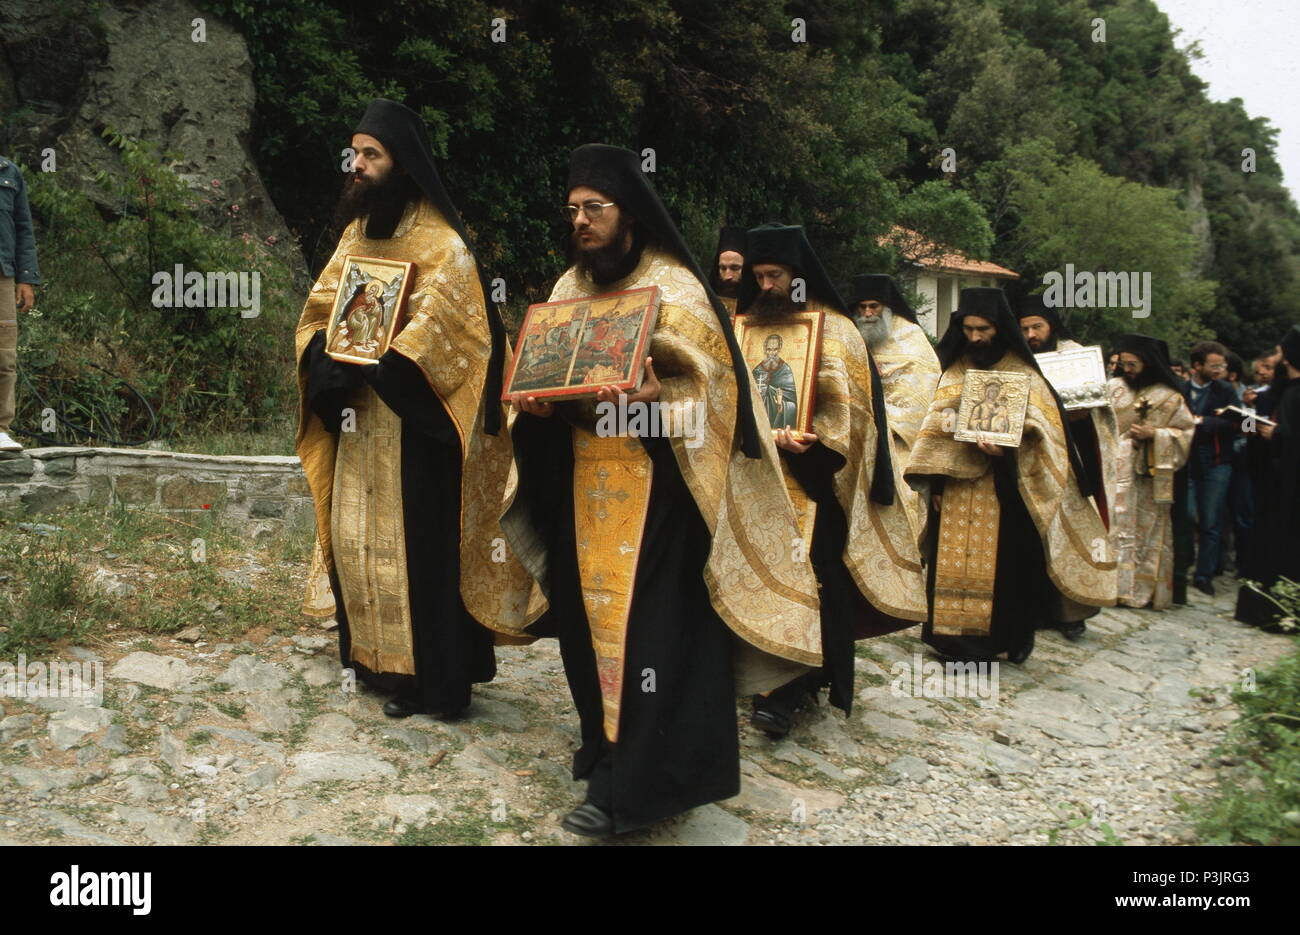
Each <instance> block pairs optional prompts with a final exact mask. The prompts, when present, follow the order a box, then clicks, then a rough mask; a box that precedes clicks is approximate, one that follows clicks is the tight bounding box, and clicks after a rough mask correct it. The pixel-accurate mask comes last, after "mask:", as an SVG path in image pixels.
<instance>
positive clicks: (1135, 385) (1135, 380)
mask: <svg viewBox="0 0 1300 935" xmlns="http://www.w3.org/2000/svg"><path fill="white" fill-rule="evenodd" d="M1120 379H1122V380H1123V381H1124V382H1125V383H1127V384H1128V386H1129V389H1131V390H1142V389H1146V388H1147V387H1148V386H1150V385H1151V384H1152V383H1155V382H1156V375H1155V373H1154V372H1153V371H1151V370H1149V369H1148V370H1143V371H1142V372H1141V373H1139V374H1136V375H1133V376H1130V375H1129V374H1128V373H1127V372H1125V373H1121V374H1120Z"/></svg>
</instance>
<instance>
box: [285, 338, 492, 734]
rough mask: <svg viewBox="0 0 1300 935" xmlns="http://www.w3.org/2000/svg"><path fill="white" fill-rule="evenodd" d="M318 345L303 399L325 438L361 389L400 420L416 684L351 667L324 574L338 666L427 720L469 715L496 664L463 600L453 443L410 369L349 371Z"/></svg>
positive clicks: (343, 625) (339, 604)
mask: <svg viewBox="0 0 1300 935" xmlns="http://www.w3.org/2000/svg"><path fill="white" fill-rule="evenodd" d="M324 345H325V341H324V337H323V332H322V333H321V334H317V335H316V336H315V337H314V338H312V340H311V343H310V344H309V345H308V347H307V352H306V357H307V361H308V372H307V389H306V393H307V402H308V405H310V406H311V408H312V411H313V412H315V413H316V415H317V416H319V417H320V419H321V422H323V423H324V425H325V428H326V429H328V430H329V431H330V432H334V433H337V432H338V431H339V429H340V423H341V415H340V414H341V411H342V410H343V408H344V407H345V406H347V405H348V404H349V400H350V399H351V397H352V395H353V394H354V393H356V392H357V391H358V390H359V389H360V388H361V387H362V385H363V383H369V384H370V386H371V387H372V388H373V389H374V391H375V393H376V395H378V396H379V398H380V400H381V401H382V402H383V403H384V404H385V405H387V406H388V407H389V408H390V409H392V410H393V412H395V413H396V414H397V415H398V416H400V417H401V420H402V439H401V445H402V513H403V521H404V522H403V525H404V530H405V539H406V571H407V582H408V587H409V590H410V597H409V600H410V608H411V627H412V629H413V633H412V642H413V646H414V655H415V675H413V676H412V675H404V674H399V673H393V672H383V673H376V672H371V671H370V670H369V669H367V668H366V667H365V666H363V665H361V664H359V663H357V662H355V661H353V660H352V659H351V658H350V656H351V638H350V635H349V631H348V619H347V612H346V611H345V610H344V603H343V592H342V589H341V587H340V585H339V580H338V576H337V574H336V573H335V572H333V571H331V573H330V587H331V589H332V590H333V592H334V608H335V619H336V620H338V624H339V656H340V659H341V660H342V663H343V665H344V667H346V668H352V669H354V670H356V672H357V675H358V677H359V678H361V679H363V680H364V681H365V682H366V683H367V684H368V685H371V686H372V687H374V688H375V689H377V690H379V691H383V692H390V693H396V694H399V695H400V696H401V697H403V698H404V699H407V700H409V701H411V702H413V703H414V704H416V705H417V706H418V707H420V708H422V709H423V710H424V711H427V712H430V713H452V712H457V711H461V710H463V709H464V708H466V707H468V706H469V703H470V692H471V686H472V684H473V683H474V682H490V681H491V680H492V679H493V677H494V676H495V675H496V657H495V654H494V652H493V649H492V643H493V638H492V633H491V631H490V630H488V629H486V628H484V627H482V626H480V625H479V624H478V622H477V621H476V620H475V619H474V618H473V617H472V616H470V613H469V611H468V610H466V609H465V602H464V601H463V600H462V599H461V596H460V482H461V450H460V436H459V435H458V434H457V432H456V426H455V424H454V423H453V422H452V420H451V416H450V415H448V413H447V411H446V409H445V408H443V405H442V402H441V401H440V400H439V399H438V396H437V394H436V393H434V392H433V390H432V389H431V388H430V387H429V384H428V382H427V381H426V380H425V378H424V374H423V373H422V372H421V371H420V368H419V367H418V366H416V365H415V364H414V363H412V362H411V361H410V360H408V359H407V358H405V357H403V356H402V355H400V354H398V353H397V352H396V351H389V352H388V353H386V354H384V356H383V357H382V358H381V359H380V361H379V363H378V364H375V365H358V364H347V363H343V362H341V361H337V360H335V359H334V358H332V357H330V356H329V355H327V354H326V353H325V352H324ZM502 431H504V429H502ZM331 564H332V563H331Z"/></svg>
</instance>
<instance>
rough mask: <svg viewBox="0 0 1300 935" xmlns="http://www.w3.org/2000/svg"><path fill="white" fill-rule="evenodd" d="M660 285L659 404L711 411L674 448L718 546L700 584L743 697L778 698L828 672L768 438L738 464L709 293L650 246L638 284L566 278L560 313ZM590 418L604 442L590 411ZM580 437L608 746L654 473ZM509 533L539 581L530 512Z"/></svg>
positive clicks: (583, 520)
mask: <svg viewBox="0 0 1300 935" xmlns="http://www.w3.org/2000/svg"><path fill="white" fill-rule="evenodd" d="M651 285H653V286H658V287H659V290H660V297H661V301H660V307H659V316H658V319H657V321H656V324H655V330H654V333H653V335H651V342H650V351H649V356H651V357H653V358H654V368H655V374H656V375H657V376H658V378H659V381H660V384H661V389H660V395H659V403H660V405H661V406H679V407H686V406H696V405H697V404H700V403H702V404H703V406H704V416H703V419H702V420H700V422H699V423H698V426H697V429H698V435H697V436H696V437H694V438H693V439H691V440H690V441H691V445H687V444H686V443H687V441H688V439H686V438H683V437H673V438H670V439H669V441H670V443H671V445H672V451H673V455H674V458H675V460H676V462H677V466H678V468H679V469H680V470H681V472H682V477H683V479H684V480H685V481H686V484H687V486H688V488H689V489H690V491H691V495H692V497H693V498H694V500H695V504H696V506H697V507H698V508H699V511H700V516H701V517H702V518H703V520H704V522H705V524H706V526H707V528H708V529H709V532H710V534H711V536H712V541H711V545H710V551H709V558H708V562H707V565H706V567H705V572H704V577H705V582H706V584H707V585H708V588H709V598H710V602H711V603H712V605H713V608H714V610H715V611H716V612H717V613H718V615H719V616H720V617H721V618H722V619H723V621H724V622H725V623H726V624H727V626H728V627H729V628H730V629H731V630H732V631H733V633H735V635H736V636H737V637H739V638H740V640H739V641H737V644H736V666H735V672H736V689H737V691H738V692H739V693H740V694H752V693H754V692H758V691H764V690H767V689H771V688H775V687H777V686H778V685H782V684H784V683H785V682H787V681H789V680H790V679H791V678H793V677H795V676H797V675H799V674H800V673H802V672H804V671H806V670H807V668H808V667H810V666H817V665H820V664H821V629H820V624H819V622H818V616H817V612H818V602H817V585H816V582H815V580H814V579H813V575H812V569H811V566H810V565H809V563H808V562H807V561H806V559H804V560H800V559H799V558H796V555H797V551H796V547H795V543H796V540H797V538H798V535H799V534H798V530H797V526H796V524H795V519H794V511H793V508H792V507H791V504H790V498H789V497H788V496H787V495H786V493H785V486H784V484H783V482H782V475H781V469H780V467H779V466H778V465H779V459H778V457H777V454H776V447H775V445H774V444H773V443H772V439H771V437H770V434H769V433H759V434H760V438H761V442H762V448H763V456H762V457H761V458H759V459H750V458H746V457H745V455H744V453H743V452H741V451H740V448H739V444H738V441H737V438H736V425H735V422H736V380H735V376H734V373H733V370H732V363H731V355H730V353H729V352H728V349H727V343H726V338H725V337H724V336H723V333H722V331H721V325H720V324H719V323H718V320H717V316H716V314H715V313H714V310H713V307H712V305H711V304H710V303H709V300H708V296H707V294H706V293H705V291H704V288H703V287H702V286H701V285H700V283H699V280H697V279H696V278H695V276H694V275H693V274H692V273H691V271H690V270H689V269H688V268H687V267H685V266H683V265H682V264H681V263H680V262H678V261H677V260H675V259H673V258H672V257H671V256H670V255H669V254H667V253H666V252H664V251H662V250H660V249H659V248H658V247H657V246H655V245H649V246H647V247H646V248H645V249H644V251H643V253H642V256H641V260H640V262H639V263H638V264H637V266H636V268H635V269H634V270H633V271H632V273H631V274H629V275H628V276H627V277H626V278H625V279H622V280H619V281H617V282H613V283H605V284H601V285H596V284H595V283H593V282H592V281H591V280H590V279H589V278H587V277H586V276H584V275H581V274H580V273H579V272H578V270H576V269H575V268H570V269H569V270H568V271H566V272H565V274H564V275H563V276H562V277H561V278H560V280H559V282H558V283H556V286H555V289H554V290H553V291H552V293H551V296H550V301H553V302H554V301H560V300H564V299H573V298H578V297H581V296H587V295H599V294H601V293H605V292H618V291H622V290H626V289H640V288H644V287H646V286H651ZM744 389H745V391H746V392H749V393H750V398H751V402H752V405H753V406H754V411H755V412H762V407H761V406H760V404H759V402H758V399H757V393H756V391H755V390H754V388H753V383H752V381H747V382H746V384H745V387H744ZM589 405H591V406H592V409H591V416H592V418H591V425H592V426H593V428H594V425H595V418H594V404H592V403H589ZM573 433H574V436H573V437H574V441H573V445H574V477H573V494H574V525H575V533H576V538H577V541H578V543H579V545H578V556H577V559H578V568H579V575H580V578H581V584H582V592H583V599H584V602H585V605H586V608H587V613H588V622H589V624H590V626H591V630H592V645H593V647H594V648H595V650H596V656H597V660H598V663H597V664H598V666H599V668H600V684H601V691H602V694H603V698H604V702H605V730H606V735H607V736H608V737H609V738H610V739H611V740H613V739H615V738H616V737H617V735H618V707H619V701H620V699H621V694H622V690H623V685H624V680H625V673H624V671H623V670H624V664H623V663H624V659H623V656H624V652H623V650H624V646H625V644H626V629H627V621H628V617H629V613H630V610H631V606H632V601H633V600H636V599H637V597H636V595H635V594H634V593H633V591H632V588H633V583H634V581H635V574H636V561H637V556H638V555H639V554H640V551H641V539H642V532H643V530H644V524H645V511H646V509H647V507H648V501H649V495H650V484H651V481H652V471H651V468H652V462H651V460H650V457H649V455H648V454H647V453H646V452H645V449H644V448H643V447H642V446H641V444H640V442H639V441H636V440H635V439H632V438H627V437H613V438H599V437H597V436H596V435H595V434H594V432H588V431H583V430H581V429H577V428H575V429H573ZM512 499H513V494H512ZM502 527H503V528H504V529H505V531H506V534H507V536H508V537H509V539H510V543H511V546H512V547H513V548H514V551H515V554H516V555H518V556H519V559H520V561H521V562H522V563H523V564H524V565H525V566H526V567H528V568H529V569H530V570H532V571H533V573H534V575H535V576H536V577H538V578H539V579H540V578H541V577H542V576H543V575H544V571H543V569H544V568H545V566H546V555H545V549H544V546H543V545H542V544H541V539H540V537H539V536H538V535H537V532H536V531H535V530H533V529H532V528H531V527H529V526H528V524H527V520H526V517H525V516H524V515H523V511H522V510H517V511H516V510H511V509H510V508H509V507H508V508H507V511H506V514H505V516H504V517H503V519H502ZM584 543H585V544H584ZM650 599H652V598H650Z"/></svg>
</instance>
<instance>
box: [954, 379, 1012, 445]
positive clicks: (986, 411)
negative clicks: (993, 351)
mask: <svg viewBox="0 0 1300 935" xmlns="http://www.w3.org/2000/svg"><path fill="white" fill-rule="evenodd" d="M1028 406H1029V374H1027V373H1009V372H1007V371H1005V370H967V371H966V376H965V378H964V380H963V382H962V388H961V405H960V406H959V407H958V409H957V428H956V431H954V432H953V435H952V437H953V438H954V439H956V440H957V441H959V442H979V441H985V442H992V443H993V444H995V445H1002V446H1004V447H1006V448H1019V447H1020V437H1021V435H1022V434H1023V432H1024V429H1025V410H1026V409H1027V408H1028Z"/></svg>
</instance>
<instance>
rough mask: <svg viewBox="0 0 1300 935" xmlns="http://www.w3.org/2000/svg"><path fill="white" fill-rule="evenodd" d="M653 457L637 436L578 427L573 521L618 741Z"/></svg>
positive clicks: (608, 718)
mask: <svg viewBox="0 0 1300 935" xmlns="http://www.w3.org/2000/svg"><path fill="white" fill-rule="evenodd" d="M653 468H654V463H653V462H652V461H651V460H650V456H649V455H648V454H647V453H646V451H645V449H644V448H643V447H642V446H641V443H640V442H639V441H637V440H636V439H635V438H629V437H626V436H622V437H620V436H611V437H609V438H601V437H600V436H598V435H594V434H592V433H591V432H587V431H584V430H583V429H579V428H576V427H575V428H574V429H573V525H574V533H575V538H576V539H577V543H578V574H579V577H580V579H581V581H582V601H583V604H584V605H585V606H586V609H587V625H588V627H590V629H591V646H592V649H594V650H595V653H596V672H597V675H598V677H599V679H600V695H601V700H602V703H603V705H604V710H605V737H606V738H608V739H609V741H610V742H611V743H612V742H614V741H616V740H618V715H619V703H620V700H621V699H622V697H623V678H624V675H625V673H624V662H625V658H624V657H625V650H626V647H627V619H628V614H629V613H630V612H631V609H632V590H633V586H634V585H635V583H636V567H637V558H638V557H639V556H640V554H641V537H642V534H643V533H644V532H645V520H646V514H647V512H648V507H649V505H650V480H651V476H652V473H653Z"/></svg>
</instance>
